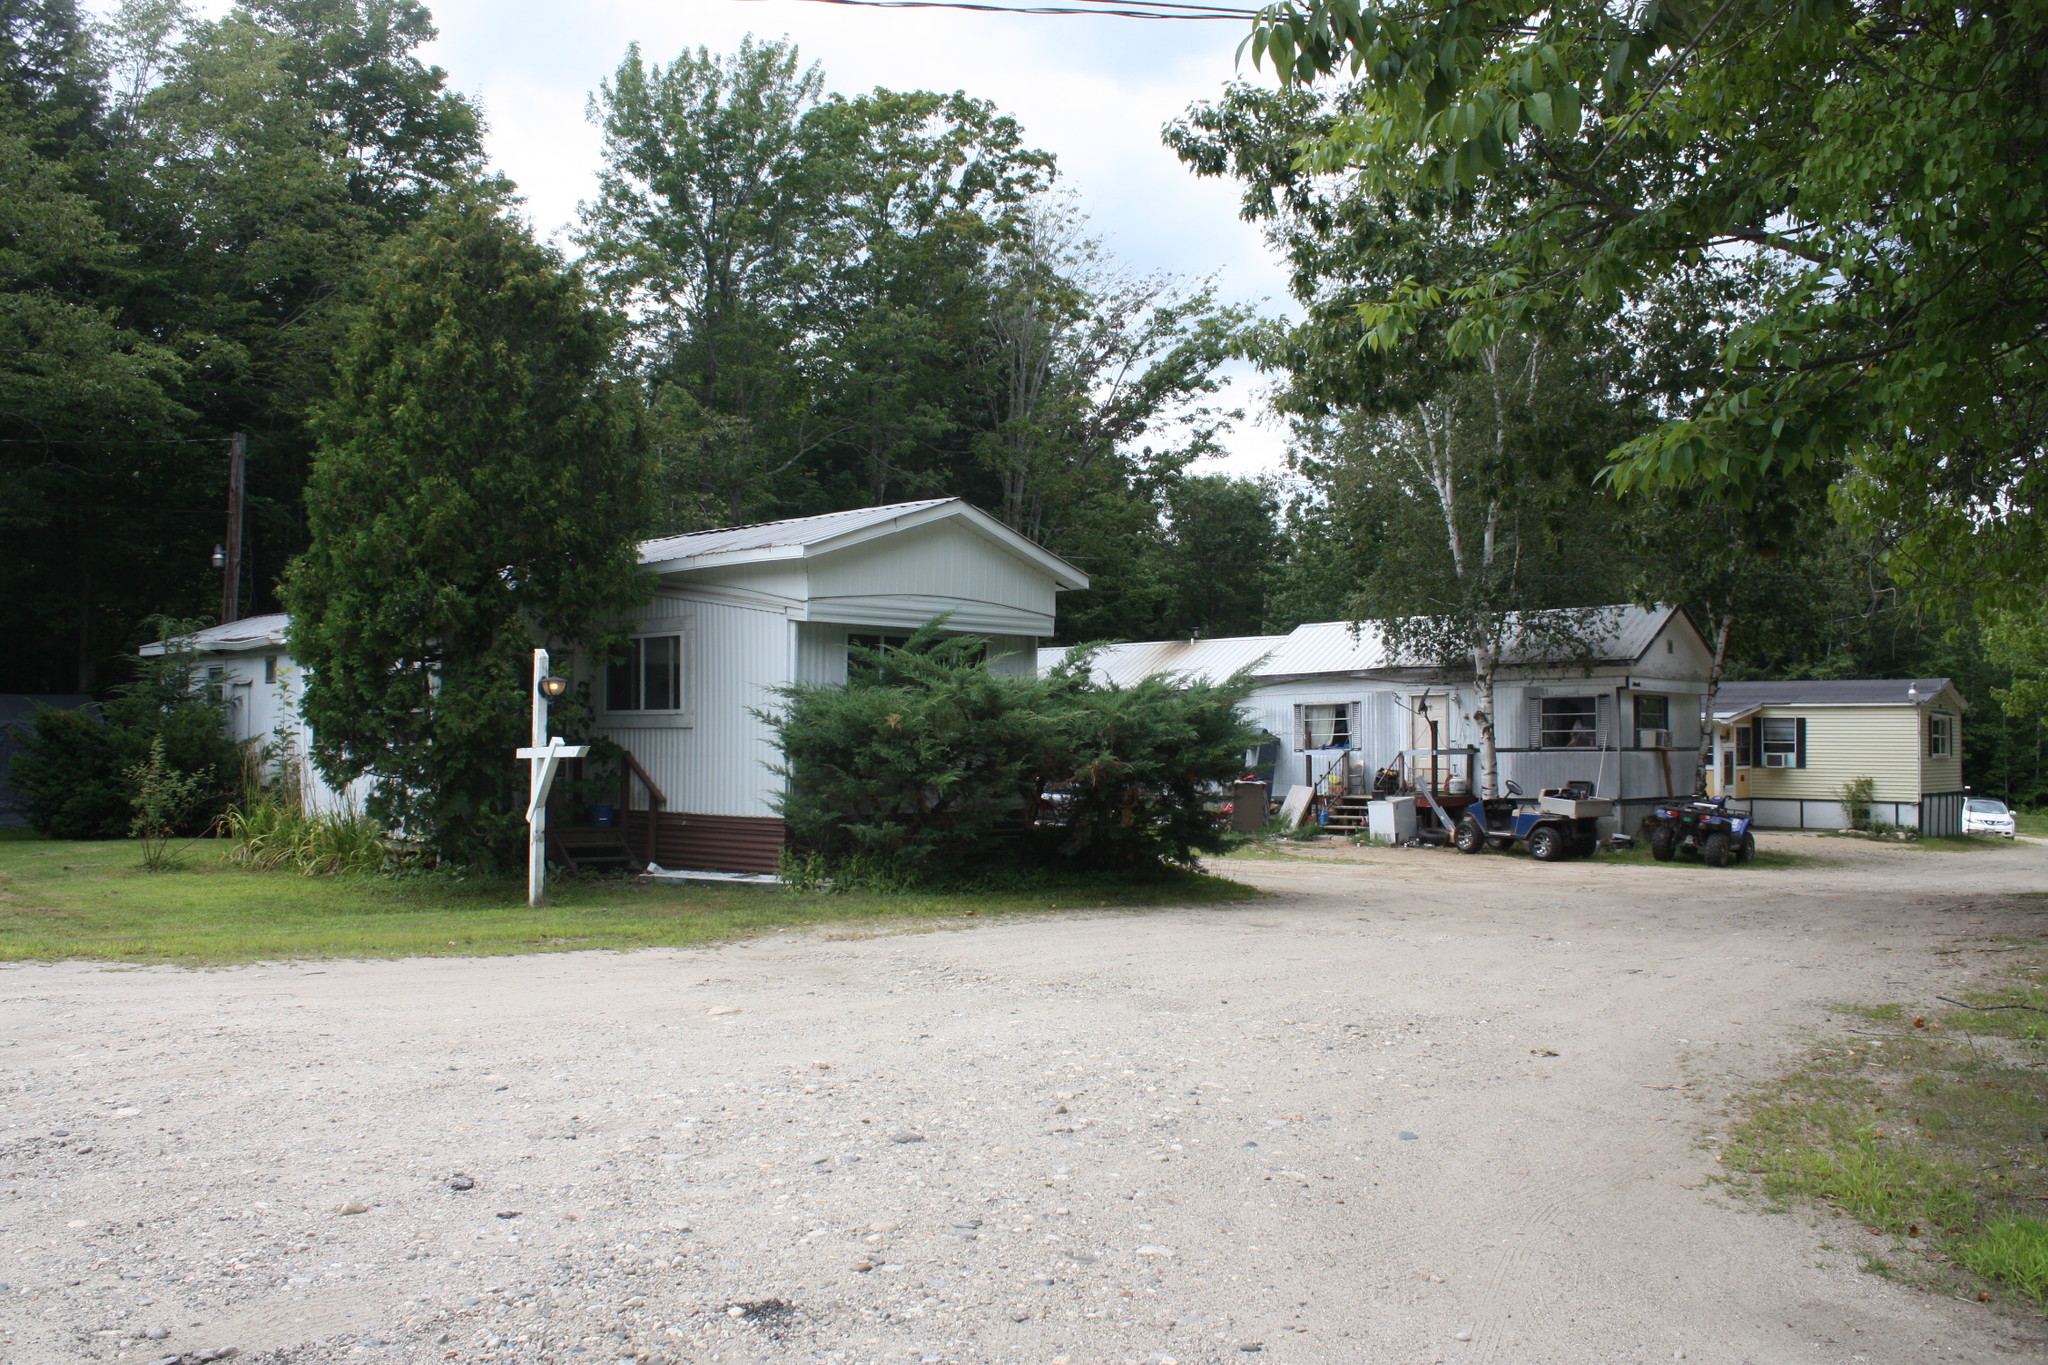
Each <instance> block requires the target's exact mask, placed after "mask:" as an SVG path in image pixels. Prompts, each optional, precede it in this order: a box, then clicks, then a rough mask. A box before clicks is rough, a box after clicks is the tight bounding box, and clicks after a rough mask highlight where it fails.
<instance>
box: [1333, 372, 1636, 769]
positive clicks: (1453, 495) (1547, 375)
mask: <svg viewBox="0 0 2048 1365" xmlns="http://www.w3.org/2000/svg"><path fill="white" fill-rule="evenodd" d="M1550 359H1551V358H1550V356H1549V354H1548V350H1547V347H1546V343H1545V342H1543V341H1541V340H1538V339H1530V338H1515V339H1504V340H1502V341H1500V342H1497V343H1496V344H1494V345H1493V346H1490V347H1488V348H1487V350H1486V351H1484V352H1482V354H1481V356H1480V357H1479V364H1478V366H1477V367H1476V368H1475V369H1474V370H1473V371H1472V372H1470V373H1468V374H1466V375H1463V376H1460V377H1459V378H1458V379H1456V380H1455V381H1452V382H1448V383H1445V384H1444V385H1442V386H1441V387H1440V388H1439V389H1438V391H1437V392H1436V393H1435V394H1434V395H1433V396H1431V397H1430V398H1427V399H1425V400H1423V401H1421V402H1417V403H1414V404H1412V405H1410V406H1408V407H1405V408H1401V409H1397V410H1395V411H1393V412H1389V413H1385V414H1379V415H1364V414H1357V413H1352V414H1344V415H1338V416H1336V417H1334V418H1332V419H1327V420H1325V421H1324V422H1322V423H1320V424H1318V427H1317V428H1316V429H1315V432H1316V437H1315V441H1314V445H1315V446H1316V447H1317V448H1316V449H1315V450H1313V451H1312V452H1311V453H1308V454H1306V455H1305V456H1304V457H1303V458H1302V459H1301V460H1299V461H1298V467H1300V468H1302V469H1303V470H1304V471H1305V472H1307V473H1309V474H1310V476H1311V477H1312V478H1315V479H1318V480H1320V481H1321V482H1322V483H1323V484H1324V486H1325V487H1326V488H1327V489H1328V490H1329V496H1331V497H1333V498H1335V499H1340V500H1351V501H1357V502H1363V503H1365V504H1367V505H1368V506H1370V507H1371V508H1372V509H1373V510H1374V511H1375V512H1376V514H1377V517H1378V520H1379V521H1380V524H1381V525H1382V527H1383V528H1384V529H1383V534H1384V536H1385V544H1384V545H1383V547H1382V552H1381V555H1380V559H1379V562H1378V564H1377V566H1376V568H1375V570H1374V572H1373V573H1372V575H1371V576H1370V577H1369V578H1368V579H1367V580H1366V584H1365V587H1364V589H1363V590H1362V591H1361V592H1360V593H1359V594H1358V595H1357V596H1356V597H1355V598H1354V599H1353V600H1352V602H1351V604H1350V610H1351V613H1352V616H1353V619H1354V620H1355V621H1357V622H1360V623H1361V624H1362V623H1363V622H1365V621H1367V620H1370V621H1371V622H1372V623H1373V626H1374V628H1375V629H1376V630H1377V631H1378V632H1379V633H1380V635H1381V638H1382V639H1383V640H1384V641H1385V643H1386V646H1387V648H1388V649H1389V651H1390V652H1392V653H1393V654H1395V655H1396V656H1401V657H1407V658H1411V659H1413V660H1415V661H1417V662H1420V663H1424V664H1427V665H1431V666H1435V667H1440V668H1445V669H1447V670H1449V669H1455V670H1457V671H1459V672H1463V671H1465V670H1468V669H1469V670H1470V672H1471V675H1472V686H1473V692H1474V694H1475V700H1474V705H1473V708H1472V712H1471V717H1472V723H1473V726H1474V728H1475V729H1476V730H1477V732H1478V739H1479V763H1480V771H1479V774H1478V776H1479V785H1480V794H1481V795H1483V796H1488V797H1492V796H1497V795H1498V794H1499V778H1500V760H1499V739H1500V735H1499V723H1498V712H1497V709H1496V706H1495V690H1496V680H1497V678H1498V676H1499V672H1500V669H1501V667H1502V666H1503V664H1506V663H1510V662H1514V661H1517V660H1522V659H1532V658H1533V659H1544V660H1555V661H1558V662H1560V663H1564V664H1570V663H1572V662H1576V661H1578V660H1581V659H1583V658H1585V657H1587V656H1588V655H1589V654H1590V652H1591V649H1592V647H1593V645H1594V644H1595V642H1596V641H1597V639H1598V637H1599V635H1600V633H1601V631H1602V630H1603V629H1604V627H1605V626H1606V625H1607V624H1608V616H1607V613H1606V610H1605V605H1604V603H1603V601H1602V599H1603V598H1606V597H1607V596H1608V593H1609V592H1610V591H1611V588H1610V584H1611V582H1612V580H1613V577H1614V575H1613V573H1612V565H1613V557H1612V554H1611V552H1610V551H1608V550H1607V549H1605V548H1604V547H1603V544H1602V542H1603V539H1604V538H1602V537H1600V536H1599V533H1598V532H1597V530H1596V529H1595V528H1596V526H1597V523H1598V521H1599V520H1600V512H1601V511H1602V510H1603V509H1601V508H1600V507H1599V506H1598V503H1599V501H1600V500H1599V499H1598V497H1597V495H1596V494H1595V493H1594V492H1593V490H1592V489H1591V487H1590V485H1589V483H1588V482H1587V481H1586V480H1585V478H1584V476H1583V471H1582V469H1581V467H1580V466H1579V465H1578V464H1577V462H1575V461H1573V460H1571V459H1569V458H1564V457H1563V456H1564V455H1566V454H1568V452H1559V451H1556V450H1551V451H1542V450H1538V449H1534V448H1531V444H1530V443H1531V441H1532V439H1540V438H1541V434H1542V432H1543V429H1544V425H1545V424H1544V423H1543V422H1541V421H1540V420H1539V419H1540V415H1541V413H1542V410H1543V408H1544V407H1545V404H1546V400H1547V399H1548V400H1554V399H1555V397H1556V389H1557V388H1558V387H1559V386H1562V385H1563V384H1564V383H1565V382H1566V379H1567V376H1565V375H1563V374H1561V373H1558V371H1559V370H1560V369H1562V368H1563V367H1562V366H1557V365H1553V364H1551V363H1549V362H1550ZM1546 388H1548V389H1550V390H1551V392H1550V393H1548V394H1546V392H1545V390H1546Z"/></svg>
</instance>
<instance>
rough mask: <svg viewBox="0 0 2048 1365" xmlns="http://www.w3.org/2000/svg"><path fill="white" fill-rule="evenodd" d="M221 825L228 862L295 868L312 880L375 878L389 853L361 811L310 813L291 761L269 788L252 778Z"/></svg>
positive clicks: (278, 771)
mask: <svg viewBox="0 0 2048 1365" xmlns="http://www.w3.org/2000/svg"><path fill="white" fill-rule="evenodd" d="M221 824H222V829H223V832H224V833H225V834H226V835H227V837H228V838H229V839H230V840H231V841H233V844H232V847H230V848H229V849H228V851H227V853H226V854H225V855H223V856H224V857H225V858H226V859H227V861H229V862H231V863H239V864H241V865H242V866H244V867H251V868H259V869H263V870H266V871H267V870H273V869H278V868H295V869H297V870H298V871H300V872H303V873H304V874H306V875H307V876H309V877H325V876H332V875H334V874H336V873H341V872H375V871H377V870H378V869H379V868H381V867H383V866H384V863H385V859H386V856H387V853H388V849H387V846H386V844H385V839H384V831H383V830H382V829H381V828H379V827H378V825H377V822H376V821H374V820H372V819H370V818H369V817H368V816H367V815H364V814H363V813H362V812H361V811H358V810H355V809H354V808H352V807H350V808H345V809H341V810H323V811H312V810H308V809H307V808H306V799H305V781H304V777H303V775H302V774H301V772H300V771H299V768H298V765H297V764H296V763H294V762H292V761H290V760H286V761H285V762H282V763H280V764H278V766H277V767H276V769H275V770H274V772H273V773H272V774H271V775H270V781H269V782H267V783H265V782H263V781H262V780H260V775H256V774H251V780H249V781H248V782H246V783H245V786H244V793H243V797H242V799H241V800H240V801H238V802H236V803H235V804H234V805H232V806H230V807H228V811H227V814H226V815H225V816H224V817H222V821H221Z"/></svg>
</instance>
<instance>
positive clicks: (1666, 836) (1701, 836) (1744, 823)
mask: <svg viewBox="0 0 2048 1365" xmlns="http://www.w3.org/2000/svg"><path fill="white" fill-rule="evenodd" d="M1749 818H1750V817H1749V812H1748V811H1746V810H1730V809H1729V808H1728V798H1727V797H1725V796H1695V797H1693V798H1692V799H1691V800H1689V801H1671V802H1666V803H1664V804H1661V805H1659V806H1658V807H1657V808H1656V810H1654V811H1652V812H1651V813H1650V820H1649V824H1650V856H1651V857H1653V858H1655V859H1656V860H1657V861H1658V862H1660V863H1668V862H1670V861H1671V860H1672V859H1674V858H1681V857H1683V858H1697V859H1699V860H1701V861H1702V862H1704V863H1706V865H1707V866H1708V867H1727V866H1728V865H1729V864H1730V863H1733V864H1736V865H1737V866H1740V865H1741V864H1743V863H1746V862H1748V861H1749V860H1750V859H1752V858H1754V857H1756V836H1755V835H1754V834H1751V833H1750V832H1749Z"/></svg>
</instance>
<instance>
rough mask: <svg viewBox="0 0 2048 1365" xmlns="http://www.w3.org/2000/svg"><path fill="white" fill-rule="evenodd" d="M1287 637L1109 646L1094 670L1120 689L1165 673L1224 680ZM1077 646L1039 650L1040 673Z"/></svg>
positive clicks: (1095, 661) (1100, 653)
mask: <svg viewBox="0 0 2048 1365" xmlns="http://www.w3.org/2000/svg"><path fill="white" fill-rule="evenodd" d="M1286 639H1287V637H1286V636H1285V635H1237V636H1226V637H1223V638H1219V639H1214V640H1140V641H1137V642H1135V643H1132V644H1125V645H1105V646H1103V647H1102V648H1101V649H1099V650H1097V651H1096V653H1095V656H1094V658H1093V660H1092V661H1091V668H1092V670H1093V672H1094V674H1095V676H1096V677H1097V678H1099V679H1101V680H1102V681H1104V682H1108V683H1114V684H1115V685H1117V686H1118V687H1129V686H1130V685H1131V684H1132V683H1135V682H1139V681H1142V680H1143V679H1145V678H1156V677H1166V676H1179V677H1187V678H1192V679H1194V680H1196V681H1199V682H1221V681H1222V680H1223V679H1225V678H1227V677H1229V676H1230V675H1231V674H1233V673H1235V672H1237V671H1238V670H1239V669H1240V668H1244V667H1246V666H1248V665H1251V664H1254V663H1256V662H1258V660H1259V659H1261V658H1262V657H1264V656H1265V655H1267V654H1269V653H1271V652H1272V651H1273V650H1274V649H1275V648H1276V647H1277V646H1279V645H1280V644H1282V643H1284V642H1285V641H1286ZM1074 648H1075V646H1072V645H1055V646H1052V647H1050V648H1047V649H1041V650H1039V651H1038V671H1039V672H1040V673H1044V672H1047V671H1049V670H1051V669H1052V668H1054V667H1056V666H1057V665H1058V664H1059V663H1061V662H1062V661H1063V660H1064V659H1066V657H1067V656H1068V655H1069V654H1070V653H1072V652H1073V650H1074Z"/></svg>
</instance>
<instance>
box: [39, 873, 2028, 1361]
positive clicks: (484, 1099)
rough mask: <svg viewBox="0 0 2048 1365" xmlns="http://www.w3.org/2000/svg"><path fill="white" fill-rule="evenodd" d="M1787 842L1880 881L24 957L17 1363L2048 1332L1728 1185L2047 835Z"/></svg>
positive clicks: (1970, 968) (1414, 884) (1718, 881)
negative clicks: (1746, 1153)
mask: <svg viewBox="0 0 2048 1365" xmlns="http://www.w3.org/2000/svg"><path fill="white" fill-rule="evenodd" d="M1765 846H1766V848H1770V847H1778V848H1790V849H1796V850H1799V851H1802V852H1811V853H1819V854H1822V855H1823V856H1825V857H1826V858H1828V859H1829V860H1831V861H1830V862H1829V863H1827V864H1826V865H1823V866H1815V867H1804V868H1798V869H1778V870H1766V869H1731V870H1729V871H1725V872H1712V871H1709V870H1706V869H1702V868H1686V867H1655V866H1615V865H1589V864H1578V863H1567V864H1562V865H1556V866H1544V865H1539V864H1535V863H1532V862H1529V861H1528V860H1526V859H1519V860H1513V861H1510V860H1508V859H1504V858H1500V857H1498V856H1487V857H1481V858H1473V859H1466V858H1460V857H1459V856H1457V855H1455V854H1451V853H1428V852H1374V853H1371V854H1363V853H1361V854H1359V855H1357V856H1356V858H1355V860H1353V861H1350V862H1332V863H1306V862H1231V863H1227V864H1224V865H1223V870H1225V871H1227V872H1229V873H1230V874H1231V875H1235V876H1239V877H1242V878H1244V879H1246V880H1249V881H1253V882H1255V883H1257V884H1258V885H1260V886H1262V887H1265V888H1267V889H1269V890H1270V891H1272V892H1273V893H1274V894H1273V896H1272V898H1271V899H1269V900H1266V901H1263V902H1260V903H1257V904H1253V905H1249V906H1235V907H1229V908H1221V909H1202V910H1187V911H1155V912H1146V913H1129V914H1081V915H1073V916H1055V917H1051V918H1034V919H1029V920H1023V919H1019V920H1011V921H1006V922H998V923H991V924H979V925H975V926H973V927H969V928H962V929H960V930H958V931H945V932H935V933H923V934H914V935H886V936H875V937H849V938H835V937H831V936H829V935H826V934H816V935H810V934H804V935H798V934H788V935H778V936H774V937H772V938H769V939H764V940H758V941H754V942H749V943H743V944H737V945H733V946H730V947H725V948H718V949H710V950H704V951H693V952H647V953H640V954H633V955H608V954H569V955H559V956H540V957H530V958H493V959H483V960H452V959H448V960H431V961H429V960H418V961H406V962H390V963H386V962H373V963H316V964H306V965H277V966H265V967H255V968H247V969H240V970H233V971H220V972H187V971H178V970H170V969H155V968H153V969H147V970H125V971H124V970H114V971H109V970H105V969H101V968H95V967H89V966H76V965H59V966H34V965H31V966H19V965H17V966H9V967H6V968H4V969H0V1096H4V1097H5V1099H4V1103H0V1281H4V1282H5V1283H6V1288H5V1289H4V1291H0V1358H4V1359H6V1360H8V1361H12V1362H20V1363H21V1365H42V1363H43V1362H69V1361H79V1360H100V1361H115V1360H119V1361H135V1362H150V1361H156V1360H161V1359H163V1358H165V1357H174V1356H178V1355H179V1354H181V1353H188V1352H194V1353H197V1352H204V1351H208V1350H212V1349H218V1348H223V1347H229V1346H233V1347H237V1348H239V1350H240V1352H241V1354H242V1357H243V1358H244V1359H250V1358H255V1359H259V1360H269V1361H276V1362H326V1361H343V1360H346V1361H351V1362H354V1361H365V1362H378V1361H392V1362H397V1361H427V1360H434V1361H440V1360H447V1359H452V1360H459V1361H486V1360H493V1361H503V1362H510V1361H519V1362H567V1361H574V1362H599V1361H602V1362H611V1361H616V1360H620V1359H638V1360H669V1361H677V1362H682V1361H688V1362H692V1363H693V1365H694V1363H695V1362H704V1361H751V1360H772V1361H821V1362H848V1363H849V1365H850V1363H851V1362H866V1361H881V1360H899V1361H900V1360H914V1361H919V1362H925V1363H927V1365H930V1363H934V1362H955V1361H957V1362H1025V1363H1027V1365H1028V1363H1034V1362H1035V1363H1036V1365H1054V1363H1055V1362H1058V1361H1061V1360H1066V1361H1070V1362H1072V1365H1081V1362H1091V1361H1111V1362H1130V1361H1144V1362H1154V1363H1155V1365H1156V1363H1157V1362H1162V1361H1174V1362H1180V1363H1181V1365H1190V1363H1191V1362H1217V1361H1237V1362H1247V1361H1253V1360H1256V1361H1259V1362H1269V1361H1270V1362H1275V1365H1293V1363H1295V1362H1301V1363H1303V1365H1308V1363H1311V1362H1331V1363H1332V1365H1336V1363H1338V1362H1362V1363H1367V1365H1378V1363H1379V1362H1388V1363H1393V1362H1401V1363H1403V1365H1405V1363H1407V1362H1417V1363H1420V1362H1435V1361H1444V1362H1457V1363H1458V1365H1464V1363H1465V1362H1497V1363H1499V1365H1509V1363H1513V1365H1535V1363H1537V1362H1559V1363H1560V1365H1579V1363H1580V1362H1608V1361H1615V1362H1624V1361H1625V1362H1638V1361H1668V1360H1674V1359H1681V1358H1682V1359H1684V1360H1687V1361H1694V1362H1717V1363H1718V1362H1726V1363H1727V1365H1736V1363H1737V1362H1753V1363H1754V1365H1785V1363H1787V1362H1851V1361H1870V1362H1886V1361H1896V1362H1906V1361H1913V1362H1925V1361H1933V1360H1956V1361H1989V1360H2002V1359H2039V1358H2042V1356H2043V1354H2044V1352H2048V1345H2044V1340H2048V1333H2044V1331H2043V1325H2042V1324H2041V1323H2040V1322H2039V1321H2038V1320H2036V1321H2028V1320H2026V1319H2024V1318H2021V1317H2018V1316H2016V1315H2011V1314H2004V1313H2001V1312H1999V1311H1997V1310H1994V1309H1992V1308H1990V1307H1987V1306H1984V1305H1978V1304H1974V1303H1970V1304H1965V1303H1960V1302H1954V1301H1949V1300H1944V1299H1939V1298H1932V1297H1928V1296H1925V1295H1922V1294H1919V1293H1916V1292H1914V1291H1911V1290H1908V1289H1904V1288H1900V1287H1898V1286H1896V1285H1893V1284H1891V1283H1889V1282H1887V1281H1886V1280H1884V1279H1881V1278H1878V1277H1876V1276H1873V1275H1869V1274H1866V1273H1864V1272H1863V1271H1862V1270H1861V1269H1860V1268H1859V1261H1860V1255H1861V1253H1862V1252H1863V1251H1864V1250H1866V1249H1868V1248H1867V1245H1866V1244H1869V1243H1872V1242H1875V1240H1876V1239H1874V1238H1871V1237H1870V1236H1869V1235H1868V1234H1867V1233H1865V1232H1864V1231H1863V1230H1862V1229H1860V1228H1858V1227H1855V1226H1853V1225H1844V1224H1842V1223H1839V1222H1835V1223H1829V1224H1826V1225H1823V1226H1819V1227H1816V1226H1814V1225H1812V1223H1811V1222H1810V1221H1809V1220H1807V1219H1805V1218H1803V1217H1800V1216H1796V1215H1782V1214H1779V1215H1773V1214H1766V1213H1761V1212H1757V1211H1755V1210H1753V1209H1752V1208H1750V1207H1749V1206H1746V1205H1744V1204H1742V1203H1741V1202H1740V1201H1738V1200H1735V1199H1733V1198H1731V1197H1729V1196H1728V1195H1727V1194H1726V1193H1724V1192H1723V1191H1722V1190H1721V1189H1720V1187H1719V1186H1717V1185H1716V1184H1714V1183H1712V1180H1713V1177H1714V1175H1715V1173H1716V1169H1717V1167H1716V1163H1715V1160H1714V1146H1715V1139H1716V1136H1717V1134H1718V1133H1719V1132H1720V1131H1721V1122H1722V1120H1721V1108H1722V1103H1723V1100H1724V1098H1725V1096H1726V1095H1727V1094H1728V1093H1729V1092H1730V1091H1731V1090H1733V1089H1737V1088H1739V1087H1740V1086H1741V1085H1742V1084H1743V1083H1744V1082H1746V1081H1748V1080H1752V1079H1755V1078H1758V1077H1763V1076H1767V1075H1771V1074H1775V1071H1774V1068H1779V1067H1781V1066H1782V1065H1783V1064H1784V1063H1785V1061H1786V1059H1788V1058H1789V1057H1791V1056H1793V1055H1794V1054H1795V1053H1796V1052H1797V1051H1798V1050H1799V1048H1800V1047H1801V1046H1802V1044H1803V1042H1804V1040H1805V1039H1806V1038H1808V1037H1810V1036H1811V1034H1812V1033H1813V1031H1814V1030H1816V1029H1819V1028H1823V1027H1825V1026H1826V1024H1825V1021H1826V1019H1827V1011H1828V1007H1829V1006H1830V1005H1831V1004H1833V1003H1836V1002H1842V1001H1863V1002H1873V1001H1883V1000H1888V999H1899V998H1907V997H1913V996H1920V997H1923V998H1924V997H1925V996H1926V995H1928V994H1930V993H1932V992H1934V991H1944V992H1948V993H1952V990H1953V988H1954V987H1956V986H1959V985H1963V984H1966V983H1967V982H1968V981H1969V980H1970V979H1972V978H1973V977H1975V976H1976V975H1977V974H1978V973H1979V972H1981V971H1982V970H1984V968H1985V964H1986V963H1988V962H1991V961H1993V960H1995V959H1993V958H1991V957H1989V956H1983V955H1980V954H1979V953H1978V951H1977V950H1979V949H1987V948H1991V947H1995V946H1996V945H1995V944H1994V943H1993V942H1992V940H1993V939H1994V938H1995V937H1996V936H1998V935H2000V934H2011V933H2025V934H2041V933H2043V932H2044V930H2048V925H2044V923H2043V920H2044V917H2048V901H2044V900H2038V899H2036V900H2020V899H2012V898H2010V893H2014V892H2025V891H2036V890H2039V889H2042V888H2044V887H2048V848H2042V847H2020V848H2008V849H2002V850H1993V851H1987V852H1982V853H1969V854H1946V853H1932V852H1925V851H1917V850H1899V849H1891V848H1876V847H1869V846H1863V845H1855V844H1849V843H1847V842H1845V841H1840V840H1798V839H1793V838H1785V839H1781V840H1766V844H1765ZM458 1174H459V1177H460V1178H458ZM454 1185H468V1186H470V1188H466V1189H457V1188H453V1186H454Z"/></svg>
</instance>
